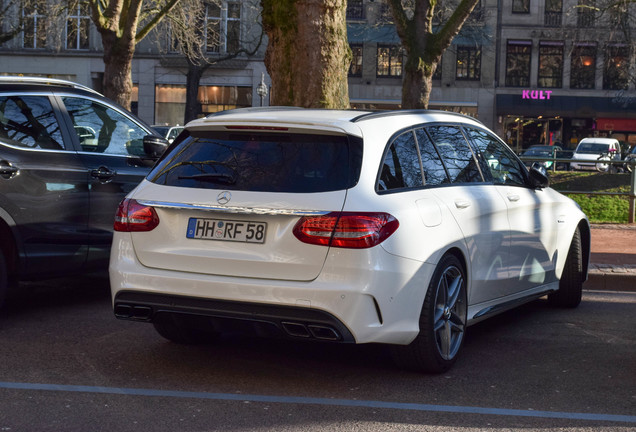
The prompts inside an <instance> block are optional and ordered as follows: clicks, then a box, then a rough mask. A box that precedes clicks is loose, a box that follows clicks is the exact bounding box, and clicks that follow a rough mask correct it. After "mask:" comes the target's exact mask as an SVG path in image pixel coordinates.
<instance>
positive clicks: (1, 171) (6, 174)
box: [0, 160, 20, 179]
mask: <svg viewBox="0 0 636 432" xmlns="http://www.w3.org/2000/svg"><path fill="white" fill-rule="evenodd" d="M18 171H20V170H19V169H18V168H16V167H14V166H12V165H11V164H10V163H9V162H8V161H6V160H3V161H0V176H1V177H2V178H5V179H10V178H11V177H13V176H15V175H16V174H17V173H18Z"/></svg>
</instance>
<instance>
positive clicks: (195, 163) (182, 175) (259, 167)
mask: <svg viewBox="0 0 636 432" xmlns="http://www.w3.org/2000/svg"><path fill="white" fill-rule="evenodd" d="M272 129H273V128H252V127H246V128H242V127H235V128H231V129H227V128H222V129H221V128H217V130H212V131H211V130H190V131H187V132H186V133H184V134H183V135H182V136H181V137H180V138H179V140H178V141H177V142H175V144H173V145H172V146H171V148H170V149H169V150H168V152H167V153H166V155H164V157H163V158H162V159H161V160H160V161H159V163H158V164H157V166H156V167H155V168H154V169H153V170H152V172H151V173H150V174H149V176H148V179H147V180H146V181H144V182H143V183H142V184H141V185H140V186H139V187H138V188H137V190H136V191H135V193H134V195H133V196H132V198H133V199H134V200H136V201H137V202H138V203H140V204H141V205H145V206H150V207H152V208H154V209H155V211H156V214H157V216H158V218H159V224H158V226H157V227H156V228H154V229H153V230H152V231H149V232H133V233H132V234H131V235H132V239H133V245H134V249H135V252H136V255H137V257H138V259H139V260H140V262H141V263H142V264H143V265H144V266H147V267H153V268H160V269H167V270H177V271H184V272H194V273H204V274H210V275H223V276H235V277H251V278H271V279H283V280H298V281H307V280H312V279H315V278H316V277H317V276H318V274H319V273H320V270H321V269H322V266H323V263H324V261H325V259H326V256H327V253H328V251H329V247H325V246H317V245H310V244H305V243H302V242H300V241H299V240H298V239H297V238H296V237H295V236H294V233H293V229H294V226H295V224H296V223H297V222H298V221H299V219H300V218H301V217H303V216H311V215H321V214H326V213H329V212H334V211H340V210H342V208H343V205H344V202H345V199H346V194H347V190H348V189H349V188H351V187H353V186H354V185H355V184H356V183H357V181H358V177H359V172H360V164H361V158H362V148H361V140H360V139H359V138H356V137H353V136H349V135H347V134H345V133H334V132H333V131H331V132H328V133H327V132H326V131H321V132H319V133H316V131H311V132H308V131H298V130H297V129H295V130H294V131H291V130H290V129H288V128H275V130H272ZM301 132H302V133H301Z"/></svg>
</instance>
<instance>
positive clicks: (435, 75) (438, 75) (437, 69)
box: [433, 57, 444, 80]
mask: <svg viewBox="0 0 636 432" xmlns="http://www.w3.org/2000/svg"><path fill="white" fill-rule="evenodd" d="M443 59H444V57H442V58H441V59H440V60H439V62H437V66H436V67H435V72H433V79H434V80H441V79H442V64H443V63H444V62H443V61H442V60H443Z"/></svg>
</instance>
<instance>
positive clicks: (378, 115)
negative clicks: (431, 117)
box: [350, 109, 481, 123]
mask: <svg viewBox="0 0 636 432" xmlns="http://www.w3.org/2000/svg"><path fill="white" fill-rule="evenodd" d="M436 113H438V114H449V115H454V116H457V117H462V118H468V119H471V120H474V121H477V122H479V120H478V119H476V118H475V117H471V116H469V115H466V114H461V113H456V112H453V111H444V110H432V109H404V110H390V111H375V112H371V113H365V114H362V115H359V116H358V117H354V118H352V119H351V120H350V121H351V122H352V123H356V122H358V121H360V120H367V119H370V118H381V117H390V116H396V115H404V114H436ZM480 123H481V122H480Z"/></svg>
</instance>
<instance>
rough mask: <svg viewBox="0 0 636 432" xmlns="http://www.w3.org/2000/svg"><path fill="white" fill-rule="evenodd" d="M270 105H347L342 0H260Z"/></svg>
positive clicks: (348, 58)
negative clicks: (270, 86) (270, 89)
mask: <svg viewBox="0 0 636 432" xmlns="http://www.w3.org/2000/svg"><path fill="white" fill-rule="evenodd" d="M261 4H262V6H263V26H264V28H265V31H266V32H267V36H268V38H269V43H268V46H267V51H266V53H265V66H266V67H267V72H268V73H269V75H270V77H271V79H272V93H271V95H270V101H271V104H272V105H287V106H300V107H307V108H309V107H311V108H349V88H348V83H347V73H348V70H349V63H350V62H351V51H350V49H349V44H348V42H347V27H346V19H345V13H346V0H261Z"/></svg>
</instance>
